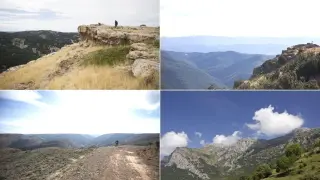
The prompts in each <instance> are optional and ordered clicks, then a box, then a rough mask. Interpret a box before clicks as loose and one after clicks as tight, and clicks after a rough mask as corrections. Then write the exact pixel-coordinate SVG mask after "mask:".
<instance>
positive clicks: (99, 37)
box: [0, 25, 159, 89]
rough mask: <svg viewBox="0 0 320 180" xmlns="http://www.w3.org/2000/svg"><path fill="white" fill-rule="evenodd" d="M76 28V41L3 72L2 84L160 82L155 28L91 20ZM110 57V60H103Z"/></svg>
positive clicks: (142, 85)
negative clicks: (123, 25) (77, 40)
mask: <svg viewBox="0 0 320 180" xmlns="http://www.w3.org/2000/svg"><path fill="white" fill-rule="evenodd" d="M78 30H79V34H80V37H81V40H82V41H80V42H79V43H74V44H72V45H67V46H64V47H63V48H61V49H60V50H59V51H57V52H53V53H51V54H48V55H45V56H42V57H41V58H39V59H37V60H34V61H30V62H29V63H27V64H24V65H20V66H15V67H12V68H10V69H8V70H7V71H5V72H3V73H1V74H0V89H158V88H159V28H155V27H118V28H114V27H111V26H106V25H89V26H79V29H78ZM127 49H128V51H126V50H127ZM101 52H104V53H101ZM124 52H126V54H123V53H124ZM99 53H100V54H99ZM101 54H102V55H105V56H102V55H101ZM88 59H90V62H91V63H89V64H88V63H87V64H86V63H85V62H86V61H88ZM109 59H112V61H113V63H112V64H110V63H109V64H108V63H101V62H104V61H110V60H109ZM84 64H85V65H84Z"/></svg>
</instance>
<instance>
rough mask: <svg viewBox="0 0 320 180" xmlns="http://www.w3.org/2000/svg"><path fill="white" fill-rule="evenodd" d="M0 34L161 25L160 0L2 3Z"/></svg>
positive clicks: (2, 0)
mask: <svg viewBox="0 0 320 180" xmlns="http://www.w3.org/2000/svg"><path fill="white" fill-rule="evenodd" d="M0 4H1V6H0V31H22V30H55V31H63V32H76V31H77V27H78V26H79V25H82V24H96V23H98V22H100V23H104V24H110V25H113V24H114V20H117V21H118V22H119V25H137V26H139V25H141V24H146V25H147V26H158V25H159V11H160V10H159V8H160V7H159V6H160V5H159V0H134V1H132V0H116V1H115V0H89V1H78V0H28V1H25V0H0Z"/></svg>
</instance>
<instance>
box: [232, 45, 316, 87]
mask: <svg viewBox="0 0 320 180" xmlns="http://www.w3.org/2000/svg"><path fill="white" fill-rule="evenodd" d="M319 67H320V46H319V45H317V44H312V43H307V44H298V45H295V46H292V47H288V48H287V49H286V50H283V51H282V53H281V54H279V55H277V56H276V57H275V58H274V59H270V60H268V61H266V62H264V63H263V64H262V65H261V66H259V67H257V68H255V69H254V70H253V74H252V77H251V78H250V79H249V80H245V81H237V82H235V84H234V88H236V89H319V88H320V71H319Z"/></svg>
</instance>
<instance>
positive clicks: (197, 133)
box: [194, 132, 202, 138]
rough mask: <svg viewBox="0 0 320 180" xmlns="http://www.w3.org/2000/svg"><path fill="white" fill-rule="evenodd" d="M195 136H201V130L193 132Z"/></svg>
mask: <svg viewBox="0 0 320 180" xmlns="http://www.w3.org/2000/svg"><path fill="white" fill-rule="evenodd" d="M194 134H195V135H196V136H197V137H199V138H201V136H202V133H201V132H195V133H194Z"/></svg>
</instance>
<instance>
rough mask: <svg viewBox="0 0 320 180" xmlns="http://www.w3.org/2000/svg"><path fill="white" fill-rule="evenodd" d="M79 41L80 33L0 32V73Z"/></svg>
mask: <svg viewBox="0 0 320 180" xmlns="http://www.w3.org/2000/svg"><path fill="white" fill-rule="evenodd" d="M78 41H79V34H78V33H63V32H55V31H22V32H0V52H1V56H0V68H1V69H0V70H1V71H0V73H1V72H2V71H5V70H7V69H9V68H11V67H14V66H18V65H21V64H26V63H28V62H29V61H31V60H34V59H38V58H40V57H41V56H43V55H46V54H50V53H52V52H56V51H58V50H59V49H60V48H62V47H63V46H65V45H68V44H72V43H75V42H78Z"/></svg>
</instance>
